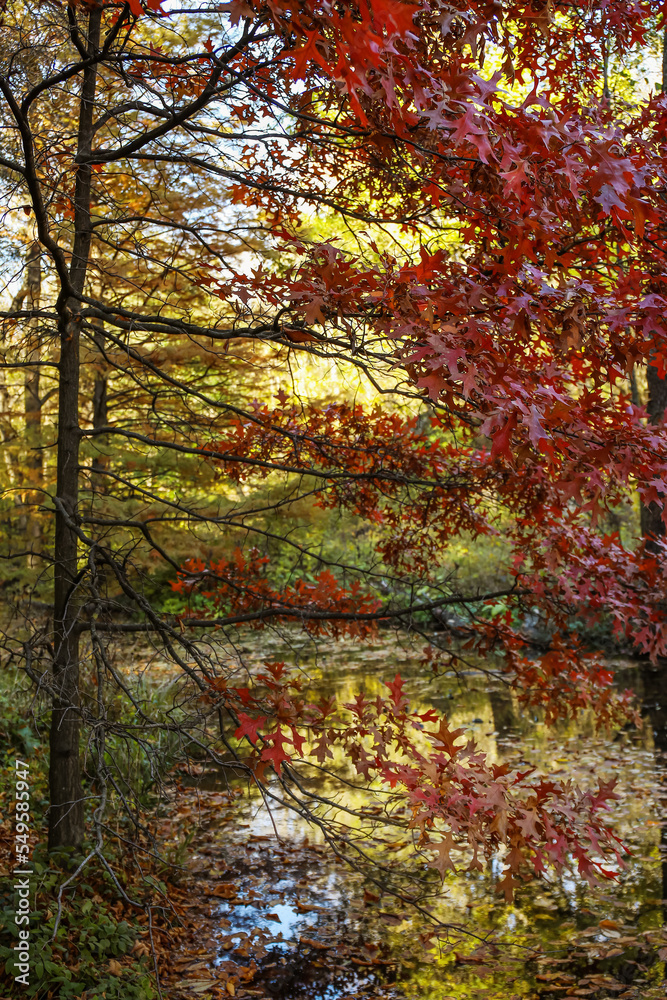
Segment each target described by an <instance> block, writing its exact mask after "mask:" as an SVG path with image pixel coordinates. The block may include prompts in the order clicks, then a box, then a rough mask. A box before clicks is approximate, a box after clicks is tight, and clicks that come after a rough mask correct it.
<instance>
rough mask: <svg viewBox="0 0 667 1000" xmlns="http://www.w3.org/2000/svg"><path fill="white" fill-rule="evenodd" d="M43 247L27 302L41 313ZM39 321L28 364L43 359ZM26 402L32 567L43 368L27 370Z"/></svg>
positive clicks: (36, 248) (35, 247)
mask: <svg viewBox="0 0 667 1000" xmlns="http://www.w3.org/2000/svg"><path fill="white" fill-rule="evenodd" d="M41 249H42V248H41V246H40V245H39V243H37V242H35V243H33V244H32V245H31V246H30V248H29V250H28V256H27V268H26V271H27V275H26V291H27V295H26V299H27V308H28V309H39V301H40V295H41V288H42V265H41ZM39 325H40V324H39V319H37V318H36V317H32V318H31V319H29V320H28V343H27V351H26V357H27V360H28V361H32V362H35V361H39V359H40V347H41V344H40V334H39ZM23 390H24V391H23V399H24V406H25V436H26V444H27V448H28V451H27V455H26V478H27V480H28V485H29V487H30V488H31V492H30V493H29V494H28V503H29V506H28V518H27V525H26V529H27V530H26V534H27V539H26V541H27V548H28V549H29V550H30V553H31V554H30V555H29V556H28V566H29V567H30V568H32V567H34V566H35V565H37V555H38V553H39V550H40V548H41V534H42V533H41V528H40V522H39V517H38V515H37V510H38V507H39V505H40V504H41V502H42V495H41V492H40V490H41V487H42V477H43V464H42V447H41V446H42V400H41V396H40V392H41V387H40V370H39V366H38V365H36V366H35V368H27V369H26V374H25V379H24V383H23Z"/></svg>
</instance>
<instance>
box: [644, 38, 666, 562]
mask: <svg viewBox="0 0 667 1000" xmlns="http://www.w3.org/2000/svg"><path fill="white" fill-rule="evenodd" d="M662 92H663V94H667V28H666V29H665V31H664V33H663V38H662ZM646 381H647V383H648V403H647V406H646V408H647V410H648V416H649V420H650V421H651V423H652V424H659V423H660V422H661V421H662V420H663V419H664V416H665V410H666V409H667V379H664V378H660V375H659V374H658V369H657V368H655V367H654V366H653V365H651V364H649V365H648V366H647V369H646ZM640 517H641V531H642V535H644V537H645V538H647V539H648V540H647V542H646V548H647V550H648V551H649V552H653V553H654V554H655V553H657V548H658V547H657V545H655V543H654V542H652V538H660V539H663V538H664V537H665V522H664V521H663V518H662V508H661V507H659V506H658V504H656V503H651V504H649V505H648V506H644V504H642V507H641V513H640Z"/></svg>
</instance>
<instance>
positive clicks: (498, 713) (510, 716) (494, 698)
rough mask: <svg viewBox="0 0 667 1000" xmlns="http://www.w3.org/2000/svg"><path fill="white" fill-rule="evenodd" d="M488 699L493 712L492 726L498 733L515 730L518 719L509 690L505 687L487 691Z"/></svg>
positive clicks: (503, 733) (505, 733) (504, 733)
mask: <svg viewBox="0 0 667 1000" xmlns="http://www.w3.org/2000/svg"><path fill="white" fill-rule="evenodd" d="M489 701H490V702H491V712H492V714H493V728H494V729H495V730H496V732H497V733H498V735H499V736H505V735H507V733H509V732H510V730H514V731H516V728H517V721H518V720H517V717H516V713H515V711H514V702H513V701H512V693H511V691H509V690H508V689H507V688H500V689H499V690H497V691H489Z"/></svg>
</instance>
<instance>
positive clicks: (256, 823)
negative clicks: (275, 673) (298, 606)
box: [196, 640, 667, 1000]
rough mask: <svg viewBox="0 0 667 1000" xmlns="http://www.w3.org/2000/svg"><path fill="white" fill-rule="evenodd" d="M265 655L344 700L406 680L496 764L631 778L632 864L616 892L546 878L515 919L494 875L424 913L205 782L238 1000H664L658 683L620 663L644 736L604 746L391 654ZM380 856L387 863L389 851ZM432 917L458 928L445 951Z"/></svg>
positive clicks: (224, 965)
mask: <svg viewBox="0 0 667 1000" xmlns="http://www.w3.org/2000/svg"><path fill="white" fill-rule="evenodd" d="M262 655H263V656H264V657H265V658H266V659H278V658H280V659H290V660H291V662H292V663H294V664H295V665H296V666H298V668H299V669H301V670H303V671H304V672H305V673H306V674H307V675H308V677H309V678H310V681H311V683H312V687H313V689H314V691H315V692H316V693H317V694H329V693H334V692H335V693H336V694H337V695H339V696H340V697H341V700H343V701H348V700H349V698H350V697H351V696H352V694H353V693H354V692H356V691H358V690H359V688H360V687H364V688H365V690H366V691H367V692H369V693H370V694H371V695H372V694H373V693H374V692H375V691H378V690H379V689H380V686H381V684H382V681H383V680H389V679H391V678H393V676H394V673H395V672H396V670H397V669H398V670H400V672H401V674H402V676H403V677H404V680H405V681H406V690H407V692H408V694H409V696H410V698H411V701H412V703H413V704H415V705H419V706H422V705H423V706H424V708H426V707H428V706H434V707H435V708H436V709H438V710H439V711H441V712H443V713H446V714H447V716H448V718H449V721H450V726H451V728H454V727H463V728H465V729H466V730H467V731H468V732H469V733H470V734H471V735H474V737H475V739H476V741H477V743H478V744H479V746H480V747H481V748H483V749H484V750H485V751H486V753H487V754H488V755H489V757H490V758H491V759H492V760H494V761H498V762H500V761H508V762H510V763H514V764H516V763H518V762H519V761H529V762H530V763H532V764H534V765H536V766H537V767H538V769H539V770H541V771H543V772H545V773H547V772H548V773H552V774H553V773H555V774H557V775H560V776H563V777H565V776H566V777H569V778H573V779H574V780H575V781H576V782H577V784H578V785H579V786H580V787H582V788H585V787H591V786H593V787H594V786H596V785H597V782H598V780H602V781H606V780H608V779H609V778H611V777H616V778H618V781H619V784H618V787H617V793H618V795H619V800H618V802H617V803H616V804H615V805H614V807H613V811H612V813H611V814H610V820H611V821H612V822H613V825H614V829H615V830H616V832H617V833H618V834H619V835H620V836H621V837H622V839H623V841H624V843H625V844H626V846H627V847H628V849H629V850H630V852H631V856H630V857H629V858H628V866H627V869H626V870H625V871H624V872H623V873H622V874H621V876H620V878H619V879H618V881H616V882H610V883H605V885H604V886H600V887H598V888H595V889H591V888H589V886H588V885H587V884H586V883H585V882H582V881H581V880H580V879H579V878H578V877H577V876H576V875H570V874H563V875H560V876H555V875H550V876H549V877H548V878H545V879H541V880H537V879H536V880H533V881H530V882H527V883H525V884H524V885H523V886H522V887H521V888H520V889H519V890H518V892H517V896H516V899H515V902H514V903H513V904H506V903H505V902H504V901H502V899H501V898H499V897H498V895H497V893H496V891H495V885H496V882H497V880H498V875H499V872H500V870H501V869H502V863H501V861H500V859H498V860H497V861H496V862H494V863H493V864H492V865H491V867H490V869H489V870H487V871H485V872H481V873H480V872H474V873H462V874H458V875H453V874H451V873H450V877H449V878H448V879H447V880H446V881H445V883H444V885H443V887H442V890H441V891H440V892H438V893H437V894H435V895H434V896H433V897H432V898H430V899H429V900H428V901H427V903H426V905H425V907H424V909H423V910H422V912H421V913H416V912H415V911H414V909H412V908H411V907H409V906H406V905H405V904H404V903H403V902H401V900H400V899H397V898H395V897H394V896H392V895H391V894H389V893H384V892H383V891H382V888H381V887H380V888H378V886H377V883H374V882H372V881H369V879H368V877H367V876H365V875H364V874H363V873H359V872H354V871H351V870H350V869H349V868H348V867H347V866H346V865H345V864H343V863H340V862H338V861H336V859H335V858H333V857H332V853H331V851H330V850H329V849H327V848H326V847H324V846H322V838H321V836H320V835H319V834H318V831H317V830H314V829H313V828H312V827H310V826H308V825H307V824H306V823H305V821H304V820H303V819H302V818H301V817H300V816H298V815H297V814H295V813H294V812H293V811H291V810H289V809H286V808H284V807H281V806H277V807H273V808H271V809H270V810H269V809H267V807H266V805H265V804H264V803H263V802H262V800H261V798H260V796H259V795H258V793H257V792H256V790H255V791H253V790H252V789H245V787H244V788H241V787H240V785H241V783H240V782H239V781H238V780H235V779H233V778H230V775H229V773H218V772H211V771H207V772H205V773H204V774H202V775H200V776H199V777H198V778H197V779H196V784H197V786H198V788H199V789H200V790H201V791H202V792H203V793H206V792H208V793H209V794H212V795H214V796H215V795H216V794H217V795H218V796H219V803H220V808H219V810H218V811H217V813H216V815H217V822H216V823H214V824H213V826H212V827H211V828H210V830H209V832H208V835H207V836H208V843H207V845H206V846H205V847H203V848H201V849H200V855H199V861H200V863H203V864H205V865H206V866H208V867H209V869H210V873H211V878H212V879H213V882H214V886H215V887H214V888H213V890H212V895H213V896H214V897H216V899H215V918H216V919H215V958H214V962H213V965H214V968H215V969H216V972H217V973H222V974H223V975H224V976H225V978H227V979H228V980H230V981H231V983H232V986H231V987H230V990H234V993H241V994H245V995H246V996H248V995H249V996H256V997H258V998H259V997H261V998H276V1000H351V998H368V1000H372V998H376V1000H380V998H387V1000H389V998H391V1000H400V998H407V1000H417V998H424V1000H436V998H437V1000H448V998H457V1000H458V998H465V1000H473V998H474V1000H478V998H479V1000H524V998H537V997H540V998H547V997H550V998H552V997H582V998H587V1000H598V998H606V997H617V998H621V1000H640V998H641V1000H649V998H651V1000H652V998H658V997H665V996H666V995H667V992H666V990H665V959H667V933H666V932H665V931H663V922H664V921H665V912H664V909H663V907H664V906H667V904H665V903H664V900H665V899H667V832H666V830H667V827H666V823H665V820H666V819H667V781H666V774H667V770H666V768H665V762H666V761H665V753H666V752H667V691H666V690H664V687H665V683H664V680H663V678H661V676H660V675H659V674H658V673H656V672H655V671H653V670H652V669H651V668H650V667H648V666H646V665H644V666H642V665H637V664H633V663H631V662H629V661H620V660H619V661H617V662H615V663H613V664H612V666H613V667H614V669H615V670H616V672H617V683H618V684H619V685H620V686H622V687H624V688H625V687H628V688H631V689H632V690H634V691H635V693H636V697H637V701H638V704H639V705H640V706H641V709H642V716H643V724H642V726H641V727H640V728H635V727H632V726H628V727H626V728H625V729H624V730H621V731H613V732H598V731H596V729H595V725H594V720H593V717H592V715H584V716H582V717H580V718H578V719H577V720H576V721H571V722H568V723H563V724H560V725H559V726H558V727H556V729H547V727H546V726H545V725H544V724H543V722H542V720H541V718H540V716H539V715H538V714H535V713H533V712H532V711H531V712H529V711H527V710H525V709H522V708H519V706H518V703H517V701H516V698H515V696H513V695H512V693H511V692H510V691H509V690H508V689H507V688H506V687H504V686H503V684H502V683H501V682H499V681H498V680H497V679H494V677H493V676H490V675H489V674H488V673H484V672H480V671H479V670H476V669H475V666H474V664H472V665H471V668H470V669H469V670H467V671H466V672H465V674H464V675H460V676H458V677H456V676H452V675H449V676H437V677H435V676H434V677H430V676H427V675H425V673H424V669H423V666H422V665H419V657H418V654H417V651H413V650H410V649H409V648H401V647H399V646H398V645H397V644H396V643H395V642H390V641H388V640H386V641H382V642H378V644H377V645H376V646H375V647H374V648H373V649H371V650H370V651H369V650H364V651H363V652H362V651H361V650H360V649H359V647H357V646H354V645H353V644H352V643H349V644H345V643H339V644H337V645H336V646H335V647H332V648H330V649H329V650H327V651H325V653H324V654H322V653H321V652H320V653H319V654H318V656H317V658H316V657H315V655H314V654H312V653H311V651H310V649H309V647H307V646H306V647H303V648H301V649H300V650H297V651H296V652H295V651H294V650H287V651H286V650H285V649H284V648H282V647H281V645H280V643H279V642H278V641H276V643H275V644H274V645H273V646H272V645H271V644H270V643H269V644H265V645H264V648H263V649H262ZM663 676H664V675H663ZM323 781H324V779H323ZM323 787H324V786H323ZM374 849H375V850H376V852H378V851H379V852H380V856H381V855H382V852H383V851H384V852H390V851H391V850H392V844H391V843H390V842H389V838H388V839H387V841H386V842H385V843H383V842H378V843H376V844H375V845H374ZM218 899H219V902H218V901H217V900H218ZM429 916H432V917H434V918H436V920H437V921H439V922H440V924H441V925H442V924H446V925H450V929H449V930H448V931H442V930H441V932H440V933H439V934H437V935H434V934H433V926H432V923H431V921H430V920H429Z"/></svg>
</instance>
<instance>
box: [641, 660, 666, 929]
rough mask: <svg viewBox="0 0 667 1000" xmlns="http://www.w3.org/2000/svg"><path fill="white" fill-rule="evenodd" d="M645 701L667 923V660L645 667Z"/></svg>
mask: <svg viewBox="0 0 667 1000" xmlns="http://www.w3.org/2000/svg"><path fill="white" fill-rule="evenodd" d="M642 681H643V688H644V690H643V703H642V711H643V714H644V715H645V717H646V718H648V721H649V723H650V727H651V730H652V733H653V745H654V749H655V755H656V765H657V769H658V775H657V776H658V779H659V781H660V784H661V786H662V795H661V796H660V813H659V816H658V822H659V823H660V855H661V859H662V860H661V868H662V907H663V915H664V920H665V922H667V787H666V781H665V764H666V763H667V660H661V661H659V663H658V664H657V665H654V664H651V663H647V664H644V665H643V668H642Z"/></svg>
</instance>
